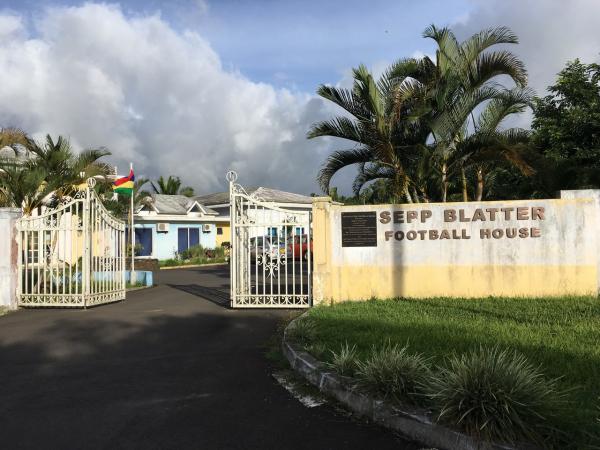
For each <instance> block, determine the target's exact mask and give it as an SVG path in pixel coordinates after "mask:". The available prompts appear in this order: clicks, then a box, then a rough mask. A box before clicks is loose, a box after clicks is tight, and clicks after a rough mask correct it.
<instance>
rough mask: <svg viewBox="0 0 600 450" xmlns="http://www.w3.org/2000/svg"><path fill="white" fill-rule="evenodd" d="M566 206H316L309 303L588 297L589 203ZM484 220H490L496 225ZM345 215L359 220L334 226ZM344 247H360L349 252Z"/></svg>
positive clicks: (593, 279)
mask: <svg viewBox="0 0 600 450" xmlns="http://www.w3.org/2000/svg"><path fill="white" fill-rule="evenodd" d="M565 196H566V195H565ZM569 196H570V197H571V198H561V199H554V200H522V201H521V200H519V201H500V202H469V203H443V204H440V203H438V204H424V203H421V204H411V205H364V206H341V205H336V204H333V203H331V202H330V201H329V199H328V198H320V199H315V203H314V204H313V236H314V249H313V252H314V253H313V255H314V275H313V288H314V303H315V304H318V303H319V302H339V301H344V300H362V299H368V298H371V297H378V298H390V297H416V298H419V297H436V296H446V297H487V296H517V297H538V296H562V295H596V294H597V293H598V280H599V273H598V245H597V238H596V234H597V230H598V226H599V225H600V223H599V213H598V206H597V198H578V197H580V196H578V195H574V194H570V195H569ZM533 208H541V209H536V210H535V211H536V212H533V210H532V209H533ZM447 211H453V213H447ZM461 211H462V213H461ZM477 211H479V212H480V214H477ZM490 211H496V212H495V218H494V219H492V218H491V215H490ZM506 211H510V212H511V214H510V215H509V217H506ZM518 211H521V213H522V214H520V217H517V212H518ZM540 211H541V213H540ZM344 213H355V214H360V215H361V216H360V217H356V216H354V218H352V217H351V215H345V216H344V217H345V220H346V222H345V226H342V220H343V219H342V215H343V214H344ZM409 213H410V216H409ZM461 215H462V217H461ZM408 217H411V220H410V221H408ZM395 219H397V220H395ZM361 221H362V222H361ZM497 230H500V231H497ZM507 230H511V231H510V234H511V235H512V236H510V235H508V232H507ZM514 230H516V236H515V234H514V233H515V231H514ZM521 230H526V231H523V232H521ZM374 233H376V235H374ZM442 233H443V234H442ZM343 234H344V235H345V236H346V238H345V239H346V245H342V235H343ZM365 236H372V238H373V239H372V240H371V241H369V240H365V239H364V237H365ZM442 236H443V237H442ZM351 240H354V244H355V245H356V244H358V245H356V246H349V245H348V243H349V242H350V241H351Z"/></svg>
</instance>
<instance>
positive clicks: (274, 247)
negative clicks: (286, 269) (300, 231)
mask: <svg viewBox="0 0 600 450" xmlns="http://www.w3.org/2000/svg"><path fill="white" fill-rule="evenodd" d="M278 244H279V245H278ZM287 258H288V251H287V247H286V244H285V239H283V238H281V239H280V242H278V239H277V237H272V236H258V237H253V238H250V261H252V262H253V263H256V264H258V265H261V264H262V263H263V262H265V260H266V262H268V261H271V260H274V259H277V260H279V261H280V262H281V263H282V264H285V261H286V260H287Z"/></svg>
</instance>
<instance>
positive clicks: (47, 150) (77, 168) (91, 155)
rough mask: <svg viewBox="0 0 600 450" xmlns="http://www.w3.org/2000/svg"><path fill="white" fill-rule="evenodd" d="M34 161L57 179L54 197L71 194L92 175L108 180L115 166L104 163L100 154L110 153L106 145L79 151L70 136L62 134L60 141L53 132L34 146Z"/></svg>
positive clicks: (54, 181)
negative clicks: (76, 150)
mask: <svg viewBox="0 0 600 450" xmlns="http://www.w3.org/2000/svg"><path fill="white" fill-rule="evenodd" d="M30 151H31V153H32V155H33V158H32V164H33V165H34V166H35V167H39V168H42V169H43V170H45V171H46V173H47V174H48V175H49V177H51V178H52V179H53V184H54V185H55V191H54V197H55V198H56V199H57V200H60V199H62V198H64V197H65V196H71V195H72V194H73V193H74V192H75V191H76V190H77V189H78V186H79V185H81V184H82V183H84V182H85V180H86V179H88V178H90V177H96V178H99V179H100V180H102V181H103V182H105V183H108V182H109V181H108V176H109V175H111V174H112V169H111V167H110V166H108V165H107V164H104V163H101V162H100V161H99V160H100V158H102V157H104V156H107V155H110V152H109V151H107V150H106V149H104V148H99V149H87V150H84V151H82V152H81V153H79V154H75V153H74V152H73V149H72V147H71V144H70V143H69V140H68V139H66V138H64V137H63V136H59V137H58V139H57V140H56V141H54V140H53V139H52V137H51V136H50V135H46V140H45V141H44V142H43V143H42V144H39V143H35V142H34V144H33V145H32V146H31V147H30Z"/></svg>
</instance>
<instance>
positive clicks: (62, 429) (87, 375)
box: [0, 267, 418, 449]
mask: <svg viewBox="0 0 600 450" xmlns="http://www.w3.org/2000/svg"><path fill="white" fill-rule="evenodd" d="M158 281H159V283H160V284H159V286H158V287H155V288H152V289H149V290H142V291H136V292H132V293H130V294H128V298H127V300H126V301H125V302H121V303H117V304H113V305H107V306H101V307H97V308H93V309H90V310H19V311H17V312H14V313H11V314H9V315H7V316H4V317H0V377H1V378H0V447H1V448H4V449H17V448H31V449H34V448H35V449H41V448H53V449H54V448H56V449H86V448H106V449H108V448H110V449H115V448H143V449H154V448H176V449H180V448H198V449H367V448H376V449H388V448H396V449H398V448H401V449H416V448H418V447H417V446H414V445H412V444H408V443H406V442H404V441H402V440H401V439H399V438H397V437H396V436H394V435H393V434H392V433H390V432H387V431H385V430H382V429H380V428H378V427H375V426H371V425H367V424H365V423H362V422H356V421H353V420H352V419H349V418H347V417H346V416H345V415H343V414H341V413H339V412H336V411H335V409H334V408H332V407H331V406H329V405H323V406H319V407H316V408H310V409H309V408H306V407H305V406H303V405H302V404H301V403H300V402H298V401H297V400H295V399H294V398H293V397H292V396H291V395H290V394H289V393H288V392H287V391H286V390H285V389H284V388H282V387H281V386H280V385H279V384H278V383H277V382H276V381H275V380H274V379H273V377H272V368H271V367H270V363H269V361H268V360H267V359H266V358H265V346H266V345H267V342H268V341H269V338H270V337H271V336H273V334H274V333H275V330H276V327H277V324H278V323H279V321H280V320H281V318H283V317H285V316H286V315H289V314H290V313H289V312H286V311H273V310H260V311H256V310H255V311H239V310H236V311H234V310H230V309H228V308H227V307H225V306H224V305H226V304H227V302H228V286H229V278H228V271H227V268H226V267H212V268H203V269H188V270H171V271H163V272H161V274H160V276H159V280H158Z"/></svg>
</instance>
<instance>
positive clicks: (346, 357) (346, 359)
mask: <svg viewBox="0 0 600 450" xmlns="http://www.w3.org/2000/svg"><path fill="white" fill-rule="evenodd" d="M328 366H329V367H331V368H332V369H333V370H335V371H336V372H337V373H339V374H340V375H344V376H347V377H351V376H352V375H354V373H355V372H356V369H357V367H358V358H357V356H356V345H353V346H352V347H351V346H350V345H349V344H348V343H347V342H346V343H345V344H344V345H342V347H341V348H340V351H339V352H336V351H335V350H331V362H330V363H329V364H328Z"/></svg>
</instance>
